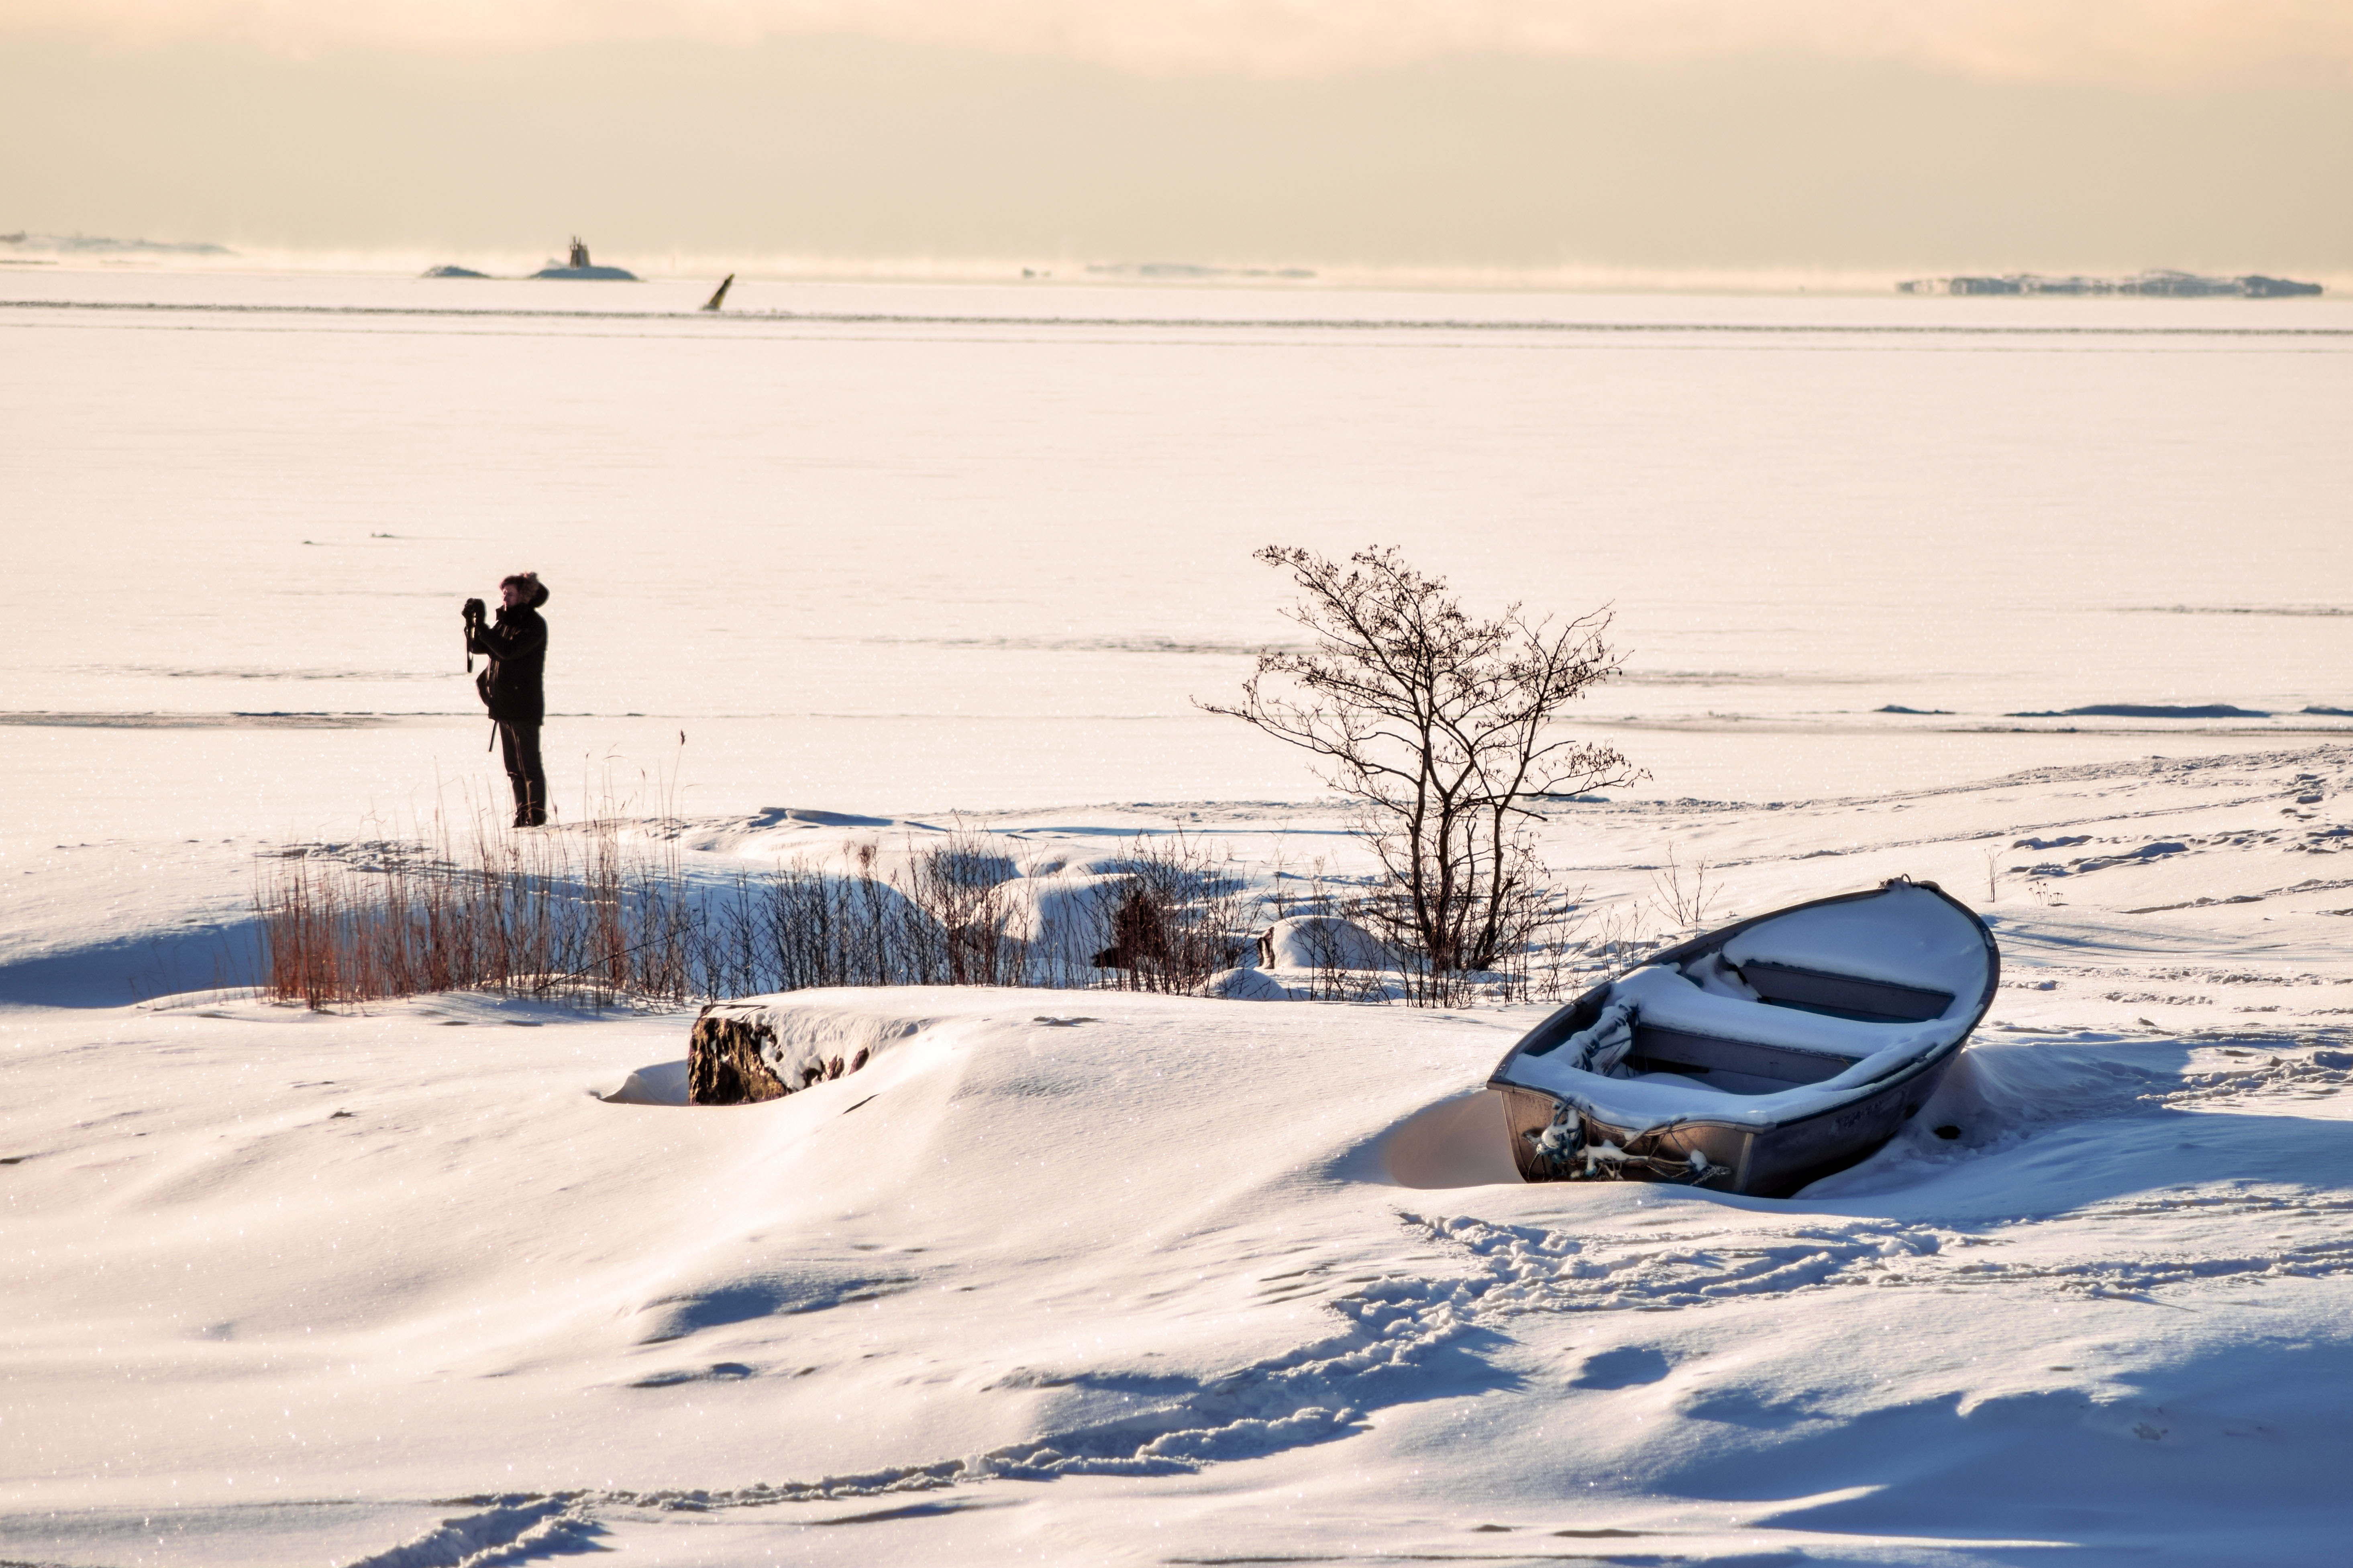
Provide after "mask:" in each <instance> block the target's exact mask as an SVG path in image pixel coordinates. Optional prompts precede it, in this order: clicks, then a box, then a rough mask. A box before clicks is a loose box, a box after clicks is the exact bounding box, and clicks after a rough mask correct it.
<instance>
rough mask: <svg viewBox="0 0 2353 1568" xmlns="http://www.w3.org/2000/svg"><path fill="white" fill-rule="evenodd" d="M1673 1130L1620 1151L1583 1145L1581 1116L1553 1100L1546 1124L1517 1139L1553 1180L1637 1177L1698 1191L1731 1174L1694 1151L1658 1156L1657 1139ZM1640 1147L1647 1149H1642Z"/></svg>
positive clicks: (1646, 1135)
mask: <svg viewBox="0 0 2353 1568" xmlns="http://www.w3.org/2000/svg"><path fill="white" fill-rule="evenodd" d="M1670 1131H1673V1128H1672V1124H1670V1125H1669V1126H1667V1127H1658V1128H1653V1129H1651V1131H1648V1132H1643V1133H1640V1134H1638V1135H1636V1136H1635V1137H1632V1138H1629V1139H1628V1140H1627V1141H1626V1144H1627V1146H1626V1147H1625V1148H1623V1149H1621V1148H1620V1147H1619V1146H1618V1145H1617V1144H1615V1143H1610V1142H1600V1143H1593V1142H1587V1140H1586V1136H1585V1117H1584V1115H1583V1113H1582V1112H1580V1111H1578V1110H1576V1109H1575V1108H1574V1107H1572V1106H1570V1105H1568V1104H1567V1103H1566V1102H1565V1101H1560V1100H1556V1101H1554V1102H1553V1112H1552V1122H1551V1124H1550V1125H1549V1126H1546V1127H1541V1128H1538V1129H1536V1130H1535V1131H1531V1132H1527V1133H1524V1134H1523V1135H1522V1136H1524V1137H1525V1138H1526V1139H1527V1140H1528V1141H1529V1142H1531V1143H1533V1144H1535V1152H1536V1158H1537V1159H1539V1160H1540V1161H1542V1162H1543V1163H1544V1164H1545V1166H1546V1171H1547V1173H1549V1174H1550V1175H1551V1176H1552V1178H1553V1179H1554V1180H1555V1181H1565V1182H1622V1181H1624V1180H1626V1179H1627V1178H1628V1177H1630V1176H1637V1175H1640V1176H1649V1177H1651V1178H1653V1179H1654V1180H1658V1181H1662V1182H1679V1183H1683V1184H1689V1185H1692V1186H1697V1185H1698V1184H1701V1183H1703V1182H1708V1181H1713V1180H1714V1179H1715V1178H1716V1177H1718V1176H1729V1175H1730V1174H1732V1167H1731V1166H1729V1165H1719V1164H1716V1163H1714V1162H1713V1161H1711V1160H1710V1159H1708V1157H1707V1156H1706V1155H1705V1154H1704V1153H1702V1152H1700V1151H1699V1150H1697V1149H1694V1150H1692V1151H1691V1152H1689V1153H1688V1154H1684V1155H1682V1156H1674V1155H1668V1154H1662V1153H1659V1152H1656V1151H1657V1149H1658V1145H1659V1142H1660V1141H1661V1139H1662V1138H1663V1137H1664V1136H1665V1134H1667V1133H1668V1132H1670ZM1645 1143H1648V1144H1649V1145H1650V1148H1648V1149H1644V1148H1643V1147H1642V1145H1643V1144H1645Z"/></svg>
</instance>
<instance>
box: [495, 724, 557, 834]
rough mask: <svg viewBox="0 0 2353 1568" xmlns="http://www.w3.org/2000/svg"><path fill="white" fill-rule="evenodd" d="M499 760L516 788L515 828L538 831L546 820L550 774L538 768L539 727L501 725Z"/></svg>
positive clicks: (508, 778)
mask: <svg viewBox="0 0 2353 1568" xmlns="http://www.w3.org/2000/svg"><path fill="white" fill-rule="evenodd" d="M499 757H500V760H501V761H502V762H504V763H506V765H507V783H509V784H512V785H514V797H515V826H517V827H537V826H540V825H541V824H542V823H543V822H545V821H546V820H547V774H546V773H545V771H544V770H543V769H542V768H541V767H540V765H539V726H538V725H536V724H501V725H500V726H499Z"/></svg>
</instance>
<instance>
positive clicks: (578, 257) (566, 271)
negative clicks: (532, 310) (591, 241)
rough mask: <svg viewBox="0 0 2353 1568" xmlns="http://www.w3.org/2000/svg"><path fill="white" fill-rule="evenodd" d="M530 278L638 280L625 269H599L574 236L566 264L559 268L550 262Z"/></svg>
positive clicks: (626, 281)
mask: <svg viewBox="0 0 2353 1568" xmlns="http://www.w3.org/2000/svg"><path fill="white" fill-rule="evenodd" d="M532 276H533V278H577V279H598V280H602V281H610V282H617V283H635V282H636V281H637V280H638V275H637V274H636V273H634V272H631V271H629V270H628V268H621V267H599V266H597V265H596V263H594V262H592V261H590V260H589V259H588V247H586V246H585V245H583V244H581V243H580V237H579V236H578V235H576V234H575V235H574V236H573V237H572V259H571V260H570V261H569V262H568V263H566V264H565V265H564V266H561V267H559V266H557V265H556V264H555V263H554V262H553V261H551V262H549V263H548V264H547V265H546V266H544V267H543V268H540V269H539V270H538V271H536V272H534V273H533V274H532Z"/></svg>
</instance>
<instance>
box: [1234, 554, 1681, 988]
mask: <svg viewBox="0 0 2353 1568" xmlns="http://www.w3.org/2000/svg"><path fill="white" fill-rule="evenodd" d="M1256 558H1257V559H1258V560H1260V561H1262V562H1265V563H1267V564H1268V565H1271V566H1274V567H1277V568H1280V569H1282V571H1285V572H1287V573H1288V574H1290V576H1291V578H1292V581H1293V583H1294V584H1296V585H1297V586H1298V588H1299V590H1300V598H1299V600H1298V601H1297V603H1296V604H1295V605H1293V607H1292V608H1291V609H1290V610H1289V611H1287V612H1286V613H1287V614H1288V615H1289V616H1290V617H1291V618H1292V619H1293V620H1294V621H1296V622H1298V623H1299V625H1300V626H1303V627H1304V628H1306V630H1307V631H1308V633H1309V634H1310V636H1311V637H1312V638H1313V639H1314V642H1313V646H1312V647H1309V648H1308V649H1306V650H1305V651H1297V650H1286V649H1269V650H1268V651H1266V652H1264V653H1261V655H1260V656H1259V659H1258V664H1257V668H1255V669H1254V670H1253V671H1252V672H1251V674H1250V678H1249V679H1247V680H1246V681H1244V682H1243V685H1242V698H1241V700H1240V703H1238V704H1236V705H1234V706H1230V707H1227V706H1221V705H1219V704H1214V703H1201V704H1200V706H1201V707H1202V708H1203V709H1204V710H1207V711H1208V712H1212V713H1222V714H1226V715H1229V716H1230V717H1232V718H1236V719H1240V720H1242V721H1245V722H1247V723H1249V724H1250V725H1252V726H1254V727H1255V728H1257V729H1259V730H1261V731H1264V732H1265V733H1267V734H1270V735H1272V736H1273V737H1275V738H1276V739H1277V740H1280V741H1282V742H1285V743H1286V744H1290V745H1294V746H1298V747H1300V748H1301V749H1303V750H1304V751H1306V752H1309V753H1310V755H1311V756H1313V757H1314V758H1315V759H1316V761H1317V763H1318V764H1319V767H1320V771H1321V772H1322V773H1323V776H1324V780H1325V782H1326V783H1327V784H1330V785H1331V786H1332V787H1334V788H1335V789H1337V790H1339V791H1340V792H1341V793H1342V794H1344V795H1346V796H1348V797H1349V799H1351V800H1352V801H1354V802H1355V803H1356V807H1357V816H1356V823H1355V831H1356V835H1357V837H1359V838H1360V839H1361V840H1362V841H1363V842H1364V843H1365V844H1366V846H1367V847H1369V848H1370V849H1371V850H1372V852H1373V854H1374V857H1375V858H1376V859H1377V861H1378V863H1379V865H1380V867H1381V873H1382V885H1381V887H1380V888H1379V889H1377V891H1376V892H1375V894H1374V895H1373V896H1371V897H1369V898H1367V899H1366V900H1365V901H1364V902H1363V903H1362V904H1361V905H1360V906H1359V913H1360V915H1361V916H1362V917H1363V918H1366V919H1368V920H1370V921H1373V922H1375V924H1376V925H1377V927H1378V929H1380V930H1381V931H1383V933H1384V934H1385V935H1388V937H1390V938H1391V939H1392V940H1393V941H1394V942H1396V944H1397V946H1398V948H1399V950H1400V952H1403V953H1404V954H1405V955H1406V956H1405V962H1404V964H1403V966H1402V967H1403V974H1402V979H1403V981H1404V984H1405V989H1406V993H1407V994H1408V996H1409V999H1410V1000H1413V1001H1415V1002H1418V1003H1422V1004H1425V1005H1451V1004H1452V1003H1453V1002H1455V1001H1456V1000H1459V999H1460V998H1461V996H1463V995H1464V994H1466V993H1465V987H1466V986H1474V987H1475V985H1476V984H1478V983H1477V982H1475V981H1472V980H1470V979H1467V978H1463V977H1466V976H1468V975H1471V974H1473V973H1478V972H1483V971H1488V970H1491V969H1492V968H1493V965H1494V964H1495V963H1497V962H1498V961H1499V960H1500V959H1502V958H1503V957H1504V954H1505V953H1507V952H1512V951H1514V950H1515V949H1516V948H1517V947H1518V946H1520V945H1523V944H1524V943H1525V941H1526V940H1527V937H1528V933H1529V931H1530V930H1531V929H1532V927H1531V924H1530V921H1531V916H1530V914H1529V910H1530V909H1531V908H1532V907H1534V906H1535V905H1540V904H1541V902H1542V900H1541V899H1540V898H1539V897H1538V896H1537V892H1536V890H1537V889H1540V888H1541V887H1542V885H1543V882H1544V879H1545V874H1544V868H1543V866H1542V864H1541V862H1540V861H1539V860H1538V858H1537V857H1536V852H1535V844H1534V841H1533V839H1532V838H1531V837H1530V836H1529V832H1528V825H1530V824H1531V823H1534V822H1535V821H1538V820H1540V817H1539V815H1538V813H1537V811H1536V809H1535V807H1536V805H1538V804H1539V803H1541V802H1544V801H1546V800H1555V799H1559V798H1562V797H1565V796H1569V795H1579V794H1582V793H1585V792H1586V791H1588V790H1592V789H1596V788H1599V787H1602V786H1605V785H1610V784H1624V783H1629V782H1631V781H1632V780H1633V779H1635V778H1637V777H1639V776H1641V775H1640V774H1639V773H1637V772H1636V771H1635V770H1634V769H1633V768H1632V767H1631V766H1630V764H1629V763H1628V762H1627V760H1626V758H1625V757H1624V756H1623V755H1622V754H1621V753H1620V752H1618V751H1617V750H1616V749H1614V748H1612V747H1609V746H1607V745H1604V744H1601V743H1599V742H1582V743H1579V742H1571V741H1567V740H1563V739H1558V738H1556V737H1555V735H1554V734H1553V732H1552V724H1553V721H1555V720H1556V718H1557V717H1558V716H1559V713H1560V710H1562V709H1563V708H1564V707H1566V706H1567V704H1568V703H1569V702H1571V701H1573V700H1576V699H1577V697H1579V696H1581V695H1582V694H1583V693H1584V692H1585V691H1586V690H1587V689H1588V688H1590V687H1592V686H1594V685H1595V684H1597V683H1599V682H1601V681H1604V680H1607V679H1610V678H1611V677H1613V676H1615V675H1616V674H1617V673H1618V672H1619V668H1620V654H1619V653H1618V652H1617V650H1615V649H1613V648H1612V647H1609V644H1608V643H1607V642H1606V641H1605V640H1604V638H1603V635H1602V634H1603V633H1604V632H1605V631H1606V630H1607V629H1608V627H1609V612H1607V611H1606V610H1604V611H1599V612H1597V613H1595V614H1593V615H1590V616H1580V617H1578V618H1577V619H1575V620H1572V621H1569V622H1567V623H1566V624H1565V625H1560V626H1556V625H1555V624H1554V623H1553V622H1552V621H1550V620H1549V619H1546V620H1535V621H1531V620H1530V619H1528V617H1527V616H1525V614H1524V613H1523V612H1522V610H1521V607H1520V606H1519V605H1509V606H1507V607H1506V608H1505V609H1504V612H1503V614H1502V615H1501V616H1497V617H1495V618H1493V619H1492V620H1476V619H1473V618H1472V617H1471V616H1467V615H1465V614H1464V613H1463V610H1462V608H1461V604H1460V603H1459V602H1458V601H1457V600H1456V599H1455V598H1454V597H1453V595H1451V594H1449V593H1448V592H1447V589H1446V584H1445V582H1444V580H1443V579H1440V578H1435V577H1425V576H1423V575H1422V574H1420V573H1419V572H1417V571H1415V570H1414V569H1413V568H1412V567H1411V566H1409V565H1408V564H1407V563H1406V562H1405V560H1404V558H1403V557H1402V556H1401V555H1400V554H1399V553H1398V552H1397V551H1395V550H1393V549H1377V550H1363V551H1359V552H1356V554H1355V555H1353V556H1351V557H1349V560H1348V562H1347V563H1346V564H1345V565H1343V564H1341V563H1335V562H1333V561H1329V560H1326V559H1325V558H1324V557H1323V556H1321V555H1318V554H1316V553H1314V552H1313V551H1309V550H1303V549H1297V548H1292V547H1285V546H1280V545H1270V546H1268V547H1267V548H1265V549H1263V550H1261V551H1259V552H1257V557H1256ZM1532 900H1533V904H1532Z"/></svg>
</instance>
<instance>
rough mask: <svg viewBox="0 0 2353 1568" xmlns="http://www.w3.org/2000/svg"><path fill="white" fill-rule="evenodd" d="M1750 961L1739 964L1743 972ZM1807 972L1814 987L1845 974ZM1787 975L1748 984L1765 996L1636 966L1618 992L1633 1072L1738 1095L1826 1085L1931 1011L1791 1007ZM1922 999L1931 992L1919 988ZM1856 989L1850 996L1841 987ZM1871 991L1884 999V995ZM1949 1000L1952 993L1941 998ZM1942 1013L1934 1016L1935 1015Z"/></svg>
mask: <svg viewBox="0 0 2353 1568" xmlns="http://www.w3.org/2000/svg"><path fill="white" fill-rule="evenodd" d="M1762 967H1765V966H1763V965H1750V966H1747V967H1746V968H1744V969H1743V970H1742V973H1743V974H1744V975H1746V974H1747V973H1749V970H1750V969H1752V968H1762ZM1790 973H1799V974H1803V975H1804V976H1805V978H1804V979H1803V980H1802V981H1799V982H1798V983H1797V984H1808V985H1812V986H1814V990H1813V993H1812V994H1816V995H1819V994H1822V993H1823V992H1824V991H1826V990H1827V989H1828V987H1827V986H1824V985H1822V984H1820V982H1825V981H1839V980H1842V979H1844V978H1845V977H1842V976H1836V975H1827V974H1820V975H1818V974H1814V973H1810V972H1802V971H1791V972H1790ZM1781 979H1782V977H1781V976H1779V975H1774V976H1770V977H1767V984H1764V985H1760V984H1756V982H1754V981H1752V982H1751V985H1752V988H1754V989H1756V990H1757V991H1758V992H1759V993H1760V997H1759V999H1757V1000H1755V1001H1751V1000H1749V999H1748V998H1746V997H1741V996H1726V995H1723V994H1718V993H1715V992H1709V991H1704V990H1702V989H1701V988H1700V987H1699V986H1698V985H1697V984H1694V983H1693V982H1692V981H1691V980H1689V979H1687V978H1685V977H1684V976H1683V974H1681V973H1678V972H1677V971H1675V970H1673V969H1669V968H1663V967H1660V968H1650V969H1639V970H1636V971H1635V972H1634V973H1631V974H1630V975H1627V976H1626V977H1625V978H1624V979H1622V980H1620V981H1619V982H1618V983H1617V984H1615V985H1614V986H1613V987H1612V988H1611V994H1612V995H1613V997H1623V998H1626V999H1627V1000H1630V1001H1631V1002H1632V1003H1633V1004H1634V1009H1635V1011H1634V1039H1633V1044H1632V1046H1631V1047H1630V1049H1629V1050H1628V1052H1627V1054H1626V1058H1625V1063H1624V1065H1625V1066H1626V1067H1627V1068H1630V1069H1632V1070H1633V1071H1634V1072H1636V1073H1672V1074H1675V1075H1677V1076H1679V1077H1684V1078H1689V1079H1693V1080H1694V1082H1697V1083H1701V1084H1704V1085H1705V1086H1706V1087H1708V1088H1710V1089H1723V1090H1725V1092H1727V1093H1732V1094H1775V1093H1778V1092H1779V1091H1781V1090H1782V1089H1792V1088H1795V1087H1797V1086H1799V1085H1800V1084H1809V1083H1821V1082H1824V1081H1826V1080H1828V1079H1834V1078H1836V1077H1838V1076H1839V1075H1840V1074H1841V1073H1842V1072H1844V1071H1846V1070H1847V1069H1848V1068H1851V1067H1852V1066H1854V1065H1855V1064H1856V1063H1857V1062H1859V1061H1862V1059H1863V1058H1866V1057H1871V1056H1875V1055H1877V1054H1878V1053H1879V1052H1881V1051H1883V1050H1887V1049H1889V1048H1890V1047H1897V1046H1903V1045H1908V1044H1910V1043H1912V1042H1913V1041H1914V1040H1915V1039H1917V1038H1918V1037H1919V1035H1920V1027H1919V1026H1920V1025H1921V1024H1922V1023H1923V1022H1926V1020H1925V1019H1920V1018H1908V1019H1901V1020H1897V1019H1891V1018H1889V1017H1887V1016H1885V1015H1884V1014H1878V1013H1874V1015H1873V1016H1871V1017H1867V1018H1866V1017H1856V1016H1853V1011H1856V1010H1849V1009H1841V1010H1840V1011H1838V1012H1829V1011H1818V1010H1817V1009H1816V1008H1813V1007H1806V1008H1802V1009H1800V1008H1795V1007H1791V1006H1789V1005H1787V1004H1786V1003H1784V1002H1782V1001H1781V1000H1780V999H1779V998H1778V997H1776V996H1774V995H1773V994H1771V992H1770V991H1769V990H1768V989H1767V986H1768V985H1771V984H1778V983H1779V982H1780V981H1781ZM1853 984H1856V985H1858V986H1873V987H1877V988H1878V989H1879V990H1893V991H1905V992H1912V991H1913V988H1911V987H1904V986H1883V985H1881V983H1878V982H1873V981H1855V982H1853ZM1844 994H1845V995H1847V996H1850V997H1852V995H1853V993H1852V992H1850V993H1844ZM1913 994H1915V996H1916V997H1917V998H1919V1000H1917V1001H1915V1002H1914V1003H1913V1004H1912V1005H1914V1006H1917V1005H1922V1003H1923V1002H1925V1000H1926V997H1927V996H1928V995H1929V993H1920V992H1914V993H1913ZM1874 999H1877V1000H1881V1001H1887V1000H1889V999H1888V998H1885V997H1877V996H1875V997H1874ZM1943 1000H1944V1002H1945V1003H1946V1004H1947V1005H1950V1002H1951V998H1950V997H1949V996H1947V997H1944V998H1943ZM1937 1011H1938V1012H1942V1011H1943V1008H1942V1007H1939V1008H1938V1009H1937ZM1934 1016H1936V1015H1935V1014H1931V1015H1929V1017H1931V1018H1933V1017H1934Z"/></svg>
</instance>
